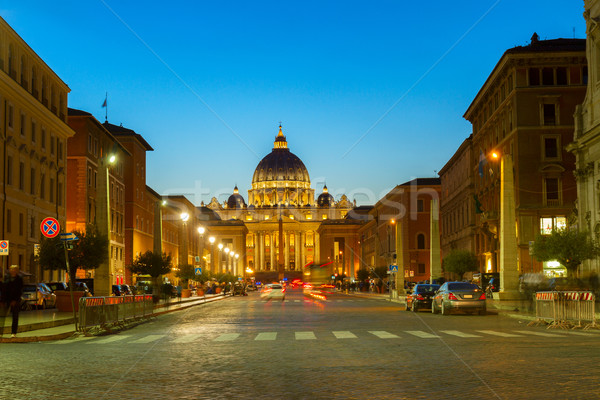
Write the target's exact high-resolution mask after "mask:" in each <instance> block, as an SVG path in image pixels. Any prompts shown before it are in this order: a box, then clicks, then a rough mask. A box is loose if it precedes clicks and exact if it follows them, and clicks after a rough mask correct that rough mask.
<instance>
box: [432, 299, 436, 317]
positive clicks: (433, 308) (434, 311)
mask: <svg viewBox="0 0 600 400" xmlns="http://www.w3.org/2000/svg"><path fill="white" fill-rule="evenodd" d="M431 313H432V314H437V308H435V301H432V302H431Z"/></svg>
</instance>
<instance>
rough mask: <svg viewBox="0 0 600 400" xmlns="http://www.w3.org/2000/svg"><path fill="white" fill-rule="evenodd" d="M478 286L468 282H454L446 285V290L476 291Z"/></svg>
mask: <svg viewBox="0 0 600 400" xmlns="http://www.w3.org/2000/svg"><path fill="white" fill-rule="evenodd" d="M476 289H479V286H477V285H475V284H473V283H468V282H455V283H449V284H448V290H476Z"/></svg>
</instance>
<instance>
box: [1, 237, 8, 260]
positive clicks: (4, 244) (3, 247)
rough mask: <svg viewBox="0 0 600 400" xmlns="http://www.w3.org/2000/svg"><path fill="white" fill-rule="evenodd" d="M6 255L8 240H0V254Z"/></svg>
mask: <svg viewBox="0 0 600 400" xmlns="http://www.w3.org/2000/svg"><path fill="white" fill-rule="evenodd" d="M7 255H8V240H0V256H7Z"/></svg>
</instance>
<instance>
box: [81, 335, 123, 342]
mask: <svg viewBox="0 0 600 400" xmlns="http://www.w3.org/2000/svg"><path fill="white" fill-rule="evenodd" d="M129 336H130V335H115V336H110V337H107V338H105V339H98V340H92V341H90V342H89V343H90V344H104V343H112V342H118V341H119V340H124V339H127V338H129Z"/></svg>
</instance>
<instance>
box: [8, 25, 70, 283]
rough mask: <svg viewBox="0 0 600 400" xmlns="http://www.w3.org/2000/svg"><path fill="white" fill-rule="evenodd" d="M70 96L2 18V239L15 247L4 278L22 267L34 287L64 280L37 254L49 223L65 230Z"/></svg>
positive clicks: (9, 253)
mask: <svg viewBox="0 0 600 400" xmlns="http://www.w3.org/2000/svg"><path fill="white" fill-rule="evenodd" d="M69 91H70V89H69V87H68V86H67V85H66V83H64V82H63V81H62V80H61V79H60V78H59V77H58V76H57V75H56V73H54V71H52V69H50V67H49V66H48V65H47V64H46V63H45V62H44V60H42V59H41V58H40V57H39V56H38V55H37V54H36V53H35V52H34V51H33V49H31V47H29V46H28V45H27V43H26V42H25V41H24V40H23V39H22V38H21V37H20V36H19V35H18V34H17V33H16V32H15V31H14V30H13V29H12V28H11V27H10V26H9V25H8V24H7V23H6V21H5V20H4V19H2V18H0V121H1V122H0V132H1V137H2V144H3V145H2V160H3V162H2V164H1V166H0V180H1V182H2V191H1V193H0V196H1V198H2V214H1V221H0V229H2V232H1V233H0V236H1V239H2V240H8V242H9V247H8V249H9V250H8V255H7V256H2V257H0V260H2V268H1V270H2V274H4V271H5V270H6V268H7V267H8V266H9V265H12V264H18V265H19V266H20V267H21V269H22V270H23V271H24V272H26V273H28V274H31V276H30V277H29V279H30V280H31V281H32V282H39V281H43V280H49V279H63V278H64V274H63V273H62V272H60V271H55V272H50V271H43V270H42V269H41V268H40V267H39V266H38V264H37V263H36V262H35V260H34V258H35V257H34V253H35V249H36V246H37V245H39V243H40V240H41V236H42V235H41V231H40V223H41V221H42V220H43V219H44V218H46V217H54V218H56V219H57V220H58V221H59V223H60V224H61V227H62V229H63V231H64V229H65V222H66V208H65V207H66V201H65V184H66V182H67V179H66V170H67V159H66V156H67V149H66V142H67V139H68V138H69V137H71V136H72V135H73V131H72V130H71V128H69V126H68V125H67V95H68V93H69Z"/></svg>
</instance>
